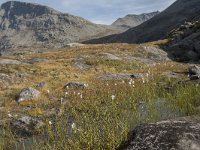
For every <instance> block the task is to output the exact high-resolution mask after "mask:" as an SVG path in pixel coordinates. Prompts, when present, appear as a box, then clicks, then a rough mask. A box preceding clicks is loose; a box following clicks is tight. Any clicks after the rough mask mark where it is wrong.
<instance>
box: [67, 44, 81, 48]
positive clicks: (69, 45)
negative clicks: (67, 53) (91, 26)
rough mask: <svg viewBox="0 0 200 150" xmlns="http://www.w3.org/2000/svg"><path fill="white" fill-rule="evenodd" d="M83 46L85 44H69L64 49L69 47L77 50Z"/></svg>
mask: <svg viewBox="0 0 200 150" xmlns="http://www.w3.org/2000/svg"><path fill="white" fill-rule="evenodd" d="M83 46H85V44H81V43H69V44H67V45H66V47H69V48H78V47H83Z"/></svg>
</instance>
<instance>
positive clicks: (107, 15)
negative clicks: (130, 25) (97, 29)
mask: <svg viewBox="0 0 200 150" xmlns="http://www.w3.org/2000/svg"><path fill="white" fill-rule="evenodd" d="M19 1H24V2H32V3H39V4H43V5H47V6H50V7H52V8H54V9H56V10H59V11H61V12H67V13H71V14H73V15H77V16H81V17H83V18H85V19H88V20H90V21H92V22H95V23H101V24H111V23H112V22H114V21H115V20H116V19H117V18H119V17H124V16H125V15H127V14H140V13H147V12H152V11H157V10H160V11H162V10H164V9H165V8H167V7H168V6H169V5H171V4H172V3H173V2H175V1H176V0H19ZM4 2H6V0H0V3H1V4H2V3H4Z"/></svg>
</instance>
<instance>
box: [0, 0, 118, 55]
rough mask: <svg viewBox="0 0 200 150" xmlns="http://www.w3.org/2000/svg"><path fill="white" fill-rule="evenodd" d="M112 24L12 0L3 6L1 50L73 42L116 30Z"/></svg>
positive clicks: (0, 12) (49, 46)
mask: <svg viewBox="0 0 200 150" xmlns="http://www.w3.org/2000/svg"><path fill="white" fill-rule="evenodd" d="M113 32H115V29H114V28H112V27H110V26H104V25H97V24H94V23H91V22H89V21H87V20H85V19H83V18H80V17H77V16H73V15H70V14H67V13H61V12H58V11H56V10H54V9H52V8H49V7H46V6H41V5H38V4H31V3H25V2H17V1H9V2H6V3H4V4H2V5H1V7H0V50H1V51H2V50H7V49H17V48H28V49H30V48H34V49H35V48H59V47H63V46H65V45H66V44H68V43H71V42H78V41H81V40H86V39H89V38H91V37H96V36H98V37H100V36H102V35H105V34H107V35H108V34H109V33H113Z"/></svg>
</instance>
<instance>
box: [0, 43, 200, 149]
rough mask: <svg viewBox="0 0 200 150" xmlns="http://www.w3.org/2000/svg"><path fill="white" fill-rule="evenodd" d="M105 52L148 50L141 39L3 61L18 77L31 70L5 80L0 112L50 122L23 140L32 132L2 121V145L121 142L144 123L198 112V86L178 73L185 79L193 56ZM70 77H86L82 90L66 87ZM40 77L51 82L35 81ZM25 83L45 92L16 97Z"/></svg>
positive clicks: (78, 146) (70, 145)
mask: <svg viewBox="0 0 200 150" xmlns="http://www.w3.org/2000/svg"><path fill="white" fill-rule="evenodd" d="M152 45H154V44H151V46H152ZM103 52H104V53H110V54H114V55H116V56H119V57H120V58H125V57H127V56H133V57H137V56H138V55H140V56H141V53H142V54H143V57H145V55H148V54H147V53H145V52H140V49H138V48H137V45H128V44H109V45H92V46H85V47H81V48H73V49H61V50H57V51H52V52H48V53H43V54H31V55H28V54H27V55H25V56H24V58H23V61H26V60H30V59H32V58H44V59H47V60H48V61H49V62H46V63H37V64H32V65H28V64H23V65H1V66H0V73H4V74H7V75H10V76H12V75H13V80H14V79H15V78H17V77H16V74H17V73H21V74H24V73H25V74H24V76H25V77H24V78H23V79H22V78H19V80H18V81H12V83H11V84H10V85H8V86H6V87H2V89H1V91H0V101H1V102H3V106H4V107H3V109H2V110H0V111H1V116H0V118H1V119H2V120H3V119H6V120H9V119H10V118H9V117H8V113H9V114H11V115H13V116H14V117H16V118H17V116H20V115H22V114H23V115H24V114H27V115H30V116H33V117H39V118H41V119H42V120H43V121H44V122H45V123H46V127H45V128H44V129H43V130H42V131H41V136H35V137H34V138H33V140H30V139H29V140H30V141H31V142H30V141H29V142H28V143H29V144H27V143H26V144H24V142H23V141H27V139H26V140H25V139H22V138H18V137H16V136H14V135H13V134H12V133H11V131H10V130H9V125H8V124H7V123H6V122H5V123H2V124H1V126H2V130H0V133H1V132H2V134H0V148H1V149H11V148H16V147H17V148H18V149H25V148H27V147H28V148H27V149H34V150H37V149H38V150H42V149H44V150H49V149H61V150H62V149H63V150H64V149H66V150H67V149H69V150H71V149H72V150H79V149H80V150H82V149H88V150H89V149H91V150H93V149H116V148H117V147H119V146H120V144H121V143H123V142H124V141H125V140H126V139H127V137H128V134H129V132H130V131H131V130H133V129H134V127H135V126H137V125H139V124H141V123H147V122H156V121H159V120H163V119H171V118H176V117H179V116H184V115H196V114H198V113H199V112H198V111H199V110H198V108H197V107H196V106H199V105H200V92H198V91H199V87H198V86H196V85H193V84H188V85H185V84H178V81H181V80H185V79H187V75H186V74H184V72H186V71H187V68H188V65H187V64H181V63H176V62H171V61H169V62H159V63H155V64H152V65H150V64H145V63H142V62H140V61H133V60H128V59H122V60H109V59H104V58H103V57H99V55H100V54H101V53H103ZM81 56H89V57H84V59H83V60H84V63H85V64H86V65H88V66H90V67H89V68H88V69H86V70H81V69H77V68H76V66H75V65H74V62H75V61H76V59H77V58H79V57H81ZM8 58H10V59H16V58H15V57H8ZM166 72H177V74H178V78H169V77H168V76H165V75H164V74H163V73H166ZM106 73H143V74H144V77H143V78H140V79H132V80H131V79H127V80H117V81H102V80H99V79H98V76H100V75H103V74H106ZM70 81H82V82H85V83H88V84H89V86H88V88H86V89H83V90H73V89H65V88H64V85H65V83H67V82H70ZM39 82H46V83H47V85H46V86H45V87H44V88H42V89H40V88H37V87H36V85H37V84H38V83H39ZM26 87H34V88H36V89H38V90H40V92H41V96H40V98H39V99H37V100H33V101H28V102H23V103H17V102H16V101H15V99H16V96H17V95H18V94H19V93H20V91H21V90H22V89H23V88H26ZM27 107H28V108H29V109H26V108H27ZM15 115H16V116H15ZM37 139H39V140H37ZM27 145H28V146H27Z"/></svg>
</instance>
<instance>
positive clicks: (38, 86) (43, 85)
mask: <svg viewBox="0 0 200 150" xmlns="http://www.w3.org/2000/svg"><path fill="white" fill-rule="evenodd" d="M45 86H46V82H40V83H39V84H38V85H37V86H36V87H37V88H43V87H45Z"/></svg>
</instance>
